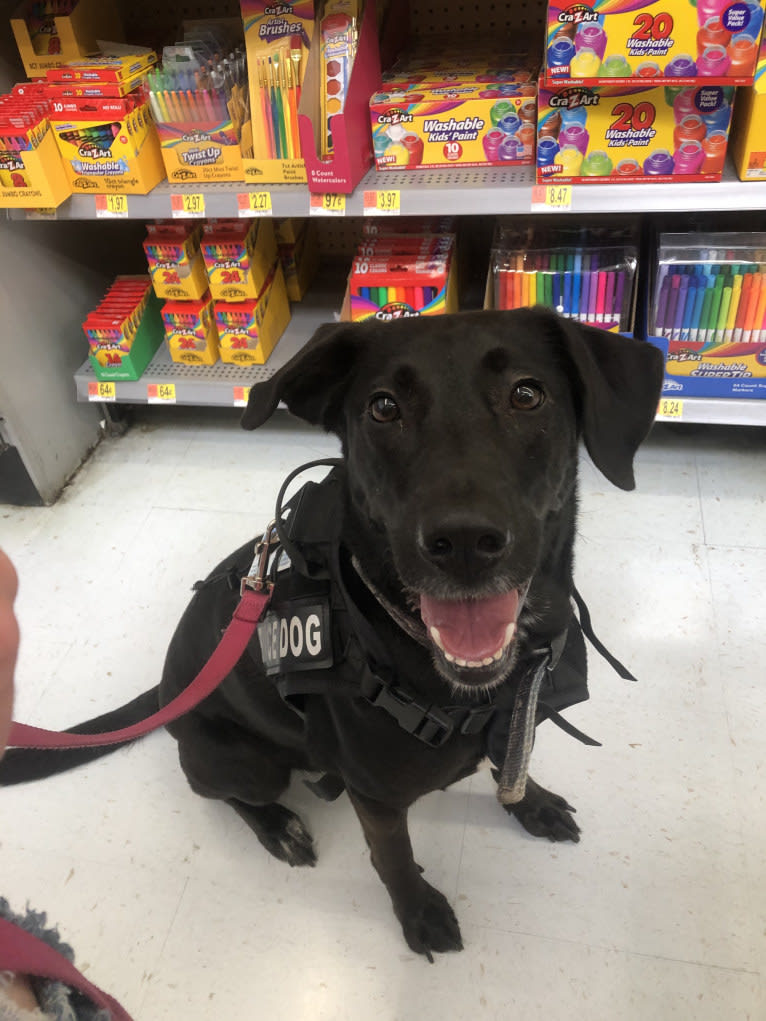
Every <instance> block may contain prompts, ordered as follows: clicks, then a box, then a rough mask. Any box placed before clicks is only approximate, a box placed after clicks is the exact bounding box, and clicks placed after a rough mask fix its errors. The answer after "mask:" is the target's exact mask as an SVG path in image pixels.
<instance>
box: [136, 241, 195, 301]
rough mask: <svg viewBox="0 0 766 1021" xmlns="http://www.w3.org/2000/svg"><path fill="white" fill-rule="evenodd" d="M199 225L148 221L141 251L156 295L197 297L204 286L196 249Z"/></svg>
mask: <svg viewBox="0 0 766 1021" xmlns="http://www.w3.org/2000/svg"><path fill="white" fill-rule="evenodd" d="M201 235H202V227H201V225H196V226H194V227H192V226H190V225H189V224H186V223H177V222H176V223H150V224H148V225H147V228H146V239H145V241H144V252H145V253H146V260H147V263H148V265H149V273H150V274H151V277H152V286H153V287H154V293H155V294H156V295H157V297H158V298H177V299H184V298H185V299H187V300H191V301H195V300H198V299H199V298H201V297H202V295H203V294H204V293H205V291H206V290H207V289H208V279H207V270H206V269H205V263H204V261H203V259H202V252H201V250H200V237H201Z"/></svg>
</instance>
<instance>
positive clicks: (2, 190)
mask: <svg viewBox="0 0 766 1021" xmlns="http://www.w3.org/2000/svg"><path fill="white" fill-rule="evenodd" d="M40 89H41V85H40V84H39V83H37V82H35V83H31V84H24V85H17V86H15V88H14V89H13V91H12V92H11V93H9V94H8V95H4V96H0V208H5V207H14V208H35V207H41V206H42V207H45V206H49V207H55V206H58V205H60V204H61V203H62V202H63V201H64V199H66V198H68V197H69V195H71V193H72V187H71V185H70V184H69V181H68V180H67V175H66V172H65V170H64V167H63V166H62V165H61V157H60V156H59V153H58V149H57V148H56V142H55V139H54V136H53V131H52V130H51V126H50V121H49V120H48V104H47V102H46V101H45V99H44V98H43V97H42V96H41V94H40Z"/></svg>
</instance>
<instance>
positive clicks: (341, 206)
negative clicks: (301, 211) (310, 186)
mask: <svg viewBox="0 0 766 1021" xmlns="http://www.w3.org/2000/svg"><path fill="white" fill-rule="evenodd" d="M309 215H310V216H345V215H346V196H345V195H337V194H334V193H333V194H330V193H328V194H325V195H312V196H311V197H310V199H309Z"/></svg>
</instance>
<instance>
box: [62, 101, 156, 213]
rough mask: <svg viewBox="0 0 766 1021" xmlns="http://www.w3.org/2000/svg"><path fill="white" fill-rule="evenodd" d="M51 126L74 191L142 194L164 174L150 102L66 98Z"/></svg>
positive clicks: (150, 188)
mask: <svg viewBox="0 0 766 1021" xmlns="http://www.w3.org/2000/svg"><path fill="white" fill-rule="evenodd" d="M56 107H57V108H58V107H63V109H62V110H60V111H59V110H57V112H56V113H55V114H53V116H52V119H51V124H52V127H53V130H54V132H55V135H56V142H57V143H58V147H59V152H60V153H61V159H62V162H63V164H64V168H65V170H66V173H67V177H68V178H69V180H70V182H71V184H72V187H73V189H74V190H75V191H90V192H93V193H99V192H100V193H104V192H106V193H119V194H125V195H145V194H147V192H150V191H151V190H152V188H154V186H155V185H157V184H159V182H160V181H161V180H162V179H163V178H164V177H165V168H164V165H163V163H162V155H161V153H160V143H159V139H158V138H157V132H156V129H155V126H154V122H153V121H152V116H151V113H150V111H149V106H148V104H147V103H146V102H144V101H143V100H141V99H140V98H139V97H138V96H137V95H136V94H135V93H133V94H131V95H130V96H125V97H124V98H114V99H103V98H102V99H84V98H75V97H73V98H71V99H68V100H65V101H62V102H59V103H56Z"/></svg>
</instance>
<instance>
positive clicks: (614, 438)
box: [557, 317, 664, 489]
mask: <svg viewBox="0 0 766 1021" xmlns="http://www.w3.org/2000/svg"><path fill="white" fill-rule="evenodd" d="M557 318H558V320H559V326H560V329H561V331H562V332H563V334H564V337H565V342H566V347H567V350H568V352H569V355H570V357H571V360H572V362H573V363H574V366H575V369H576V371H577V374H578V377H579V383H580V393H581V401H582V431H583V439H584V440H585V446H586V448H587V450H588V453H589V454H590V456H591V458H592V459H593V463H594V464H595V465H596V467H597V468H598V469H599V471H601V472H602V473H603V474H604V475H605V476H606V477H607V478H608V479H609V481H610V482H611V483H613V485H615V486H619V488H620V489H633V488H635V484H636V483H635V479H634V477H633V458H634V456H635V453H636V451H637V450H638V448H639V446H640V445H641V443H642V441H643V440H644V439H645V437H646V434H647V433H648V432H649V430H650V429H651V427H652V423H653V422H654V419H655V415H656V414H657V404H658V402H659V399H660V393H661V390H662V380H663V375H664V361H663V357H662V352H661V351H660V350H659V348H656V347H654V345H653V344H649V343H647V342H646V341H642V340H635V339H633V338H632V337H623V336H622V335H621V334H619V333H608V332H607V331H606V330H599V329H597V328H596V327H594V326H583V325H582V324H581V323H578V322H575V321H574V320H572V319H562V318H561V317H557Z"/></svg>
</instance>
